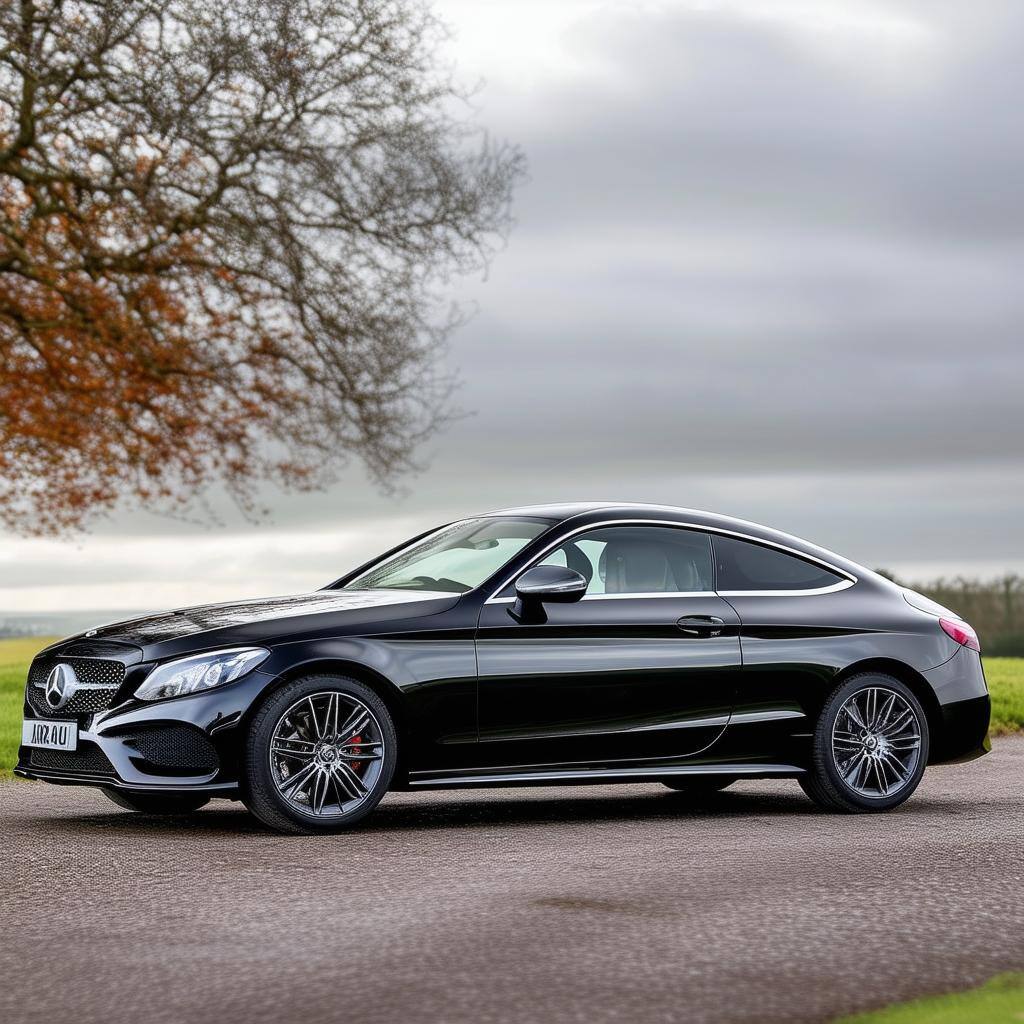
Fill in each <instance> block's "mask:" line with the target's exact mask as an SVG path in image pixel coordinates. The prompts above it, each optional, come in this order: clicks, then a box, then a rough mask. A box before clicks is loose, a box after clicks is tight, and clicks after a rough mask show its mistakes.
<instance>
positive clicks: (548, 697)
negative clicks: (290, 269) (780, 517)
mask: <svg viewBox="0 0 1024 1024" xmlns="http://www.w3.org/2000/svg"><path fill="white" fill-rule="evenodd" d="M24 711H25V720H24V725H23V732H22V745H21V748H20V750H19V760H18V766H17V769H16V771H17V773H18V774H19V775H22V776H24V777H26V778H30V779H41V780H45V781H47V782H51V783H59V784H74V785H87V786H96V787H99V788H100V789H101V790H102V791H103V792H104V793H105V794H106V795H107V796H109V797H110V799H111V800H113V801H114V802H115V803H117V804H119V805H120V806H122V807H125V808H130V809H132V810H135V811H141V812H144V813H152V814H165V813H178V814H181V813H187V812H191V811H194V810H196V809H197V808H199V807H201V806H202V805H203V804H205V803H207V802H208V801H209V800H210V799H211V798H217V797H221V798H228V799H233V800H239V799H240V800H242V801H244V803H245V805H246V806H247V807H248V808H249V809H250V810H251V811H252V812H253V813H254V814H255V815H256V816H257V817H258V818H259V819H260V820H261V821H262V822H264V823H265V824H266V825H268V826H270V827H271V828H274V829H278V830H281V831H287V832H301V833H318V832H334V831H339V830H342V829H344V828H345V827H347V826H350V825H352V824H353V823H355V822H357V821H359V820H360V819H362V818H364V817H365V816H366V815H367V814H369V813H370V811H372V810H373V808H374V807H375V806H376V805H377V803H378V802H379V801H380V799H381V798H382V797H383V796H384V794H385V793H386V792H387V791H388V790H390V789H406V790H408V789H412V790H415V789H427V788H438V787H445V788H451V787H459V786H513V785H566V784H572V783H599V782H617V783H624V782H628V783H636V782H652V783H659V784H663V785H665V786H668V787H669V788H671V789H674V790H682V791H685V792H689V793H694V794H701V793H705V794H706V793H712V792H714V791H717V790H721V789H724V788H725V787H726V786H728V785H730V784H731V783H733V782H735V781H736V780H738V779H752V778H768V777H771V778H780V777H783V778H793V779H795V780H796V781H797V782H798V783H799V784H800V786H801V787H803V790H804V792H805V793H806V794H807V795H808V796H809V797H810V798H811V799H812V800H813V801H814V802H815V803H816V804H818V805H819V806H820V807H821V808H823V809H825V810H827V811H841V812H862V811H883V810H888V809H890V808H893V807H896V806H897V805H898V804H901V803H902V802H903V801H904V800H906V799H907V797H909V796H910V795H911V793H913V791H914V790H915V789H916V787H917V785H918V783H919V782H920V781H921V776H922V774H923V773H924V770H925V768H926V766H928V765H933V764H939V763H944V762H953V761H968V760H970V759H972V758H975V757H978V756H980V755H982V754H984V753H985V752H986V751H987V750H988V749H989V744H988V722H989V696H988V690H987V687H986V684H985V677H984V673H983V671H982V663H981V657H980V653H979V644H978V638H977V636H976V635H975V633H974V630H972V629H971V627H970V626H969V625H968V624H967V623H966V622H964V621H963V620H962V619H961V618H960V617H959V616H957V615H956V614H955V613H954V612H951V611H949V610H948V609H946V608H943V607H940V606H939V605H936V604H934V603H932V602H931V601H929V600H928V599H927V598H925V597H923V596H921V595H919V594H916V593H914V592H912V591H909V590H906V589H904V588H902V587H900V586H898V585H897V584H895V583H893V582H891V581H890V580H888V579H886V578H884V577H883V576H880V575H878V574H877V573H875V572H872V571H870V570H868V569H865V568H863V567H862V566H860V565H857V564H856V563H854V562H851V561H849V560H848V559H846V558H843V557H841V556H839V555H836V554H833V553H831V552H829V551H825V550H823V549H822V548H819V547H816V546H814V545H813V544H809V543H807V542H805V541H802V540H799V539H797V538H796V537H791V536H788V535H786V534H783V533H779V532H777V531H775V530H772V529H767V528H765V527H762V526H757V525H754V524H753V523H748V522H745V521H743V520H738V519H731V518H729V517H726V516H721V515H713V514H710V513H707V512H694V511H689V510H685V509H678V508H667V507H661V506H653V505H632V504H612V503H590V504H565V505H543V506H533V507H528V508H517V509H509V510H505V511H500V512H490V513H487V514H485V515H478V516H474V517H472V518H469V519H462V520H459V521H458V522H454V523H449V524H447V525H445V526H442V527H440V528H439V529H435V530H431V531H429V532H428V533H425V534H422V535H421V536H418V537H415V538H413V539H412V540H410V541H408V542H407V543H405V544H402V545H401V546H399V547H397V548H395V549H393V550H391V551H388V552H386V553H385V554H383V555H381V556H380V557H378V558H376V559H374V560H373V561H371V562H369V563H367V564H366V565H363V566H361V567H360V568H358V569H355V570H353V571H352V572H349V573H348V574H347V575H345V576H342V577H341V578H340V579H338V580H335V581H334V582H333V583H330V584H329V585H327V586H326V587H325V588H324V589H323V590H320V591H317V592H315V593H311V594H302V595H297V596H289V597H279V598H272V599H267V600H256V601H243V602H239V603H232V604H217V605H206V606H202V607H192V608H181V609H178V610H175V611H170V612H167V613H163V614H157V615H149V616H146V617H144V618H136V619H132V620H130V621H126V622H119V623H116V624H114V625H108V626H103V627H101V628H97V629H91V630H89V631H88V632H86V633H83V634H81V635H79V636H75V637H72V638H71V639H68V640H64V641H61V642H60V643H57V644H54V645H53V646H51V647H49V648H47V649H46V650H44V651H43V652H42V653H40V654H39V655H38V657H37V658H36V659H35V661H34V662H33V663H32V666H31V669H30V671H29V675H28V680H27V683H26V688H25V708H24Z"/></svg>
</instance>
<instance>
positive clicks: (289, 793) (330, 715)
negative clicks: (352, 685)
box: [270, 690, 385, 818]
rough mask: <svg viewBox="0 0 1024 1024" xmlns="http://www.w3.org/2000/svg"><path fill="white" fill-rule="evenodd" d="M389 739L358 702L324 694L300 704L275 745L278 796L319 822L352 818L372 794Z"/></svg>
mask: <svg viewBox="0 0 1024 1024" xmlns="http://www.w3.org/2000/svg"><path fill="white" fill-rule="evenodd" d="M384 752H385V751H384V734H383V732H382V730H381V727H380V723H379V722H378V721H377V719H376V717H375V716H374V714H373V712H372V711H371V710H370V709H369V708H368V707H367V706H366V705H365V704H364V703H363V702H362V701H361V700H359V698H358V697H353V696H352V695H351V694H349V693H342V692H340V691H338V690H324V691H323V692H321V693H314V694H312V695H310V696H308V697H303V698H302V699H301V700H297V701H296V702H295V703H294V704H292V706H291V707H290V708H288V710H287V711H285V713H284V714H283V715H282V716H281V717H280V718H279V719H278V721H277V726H276V727H275V729H274V735H273V736H272V737H271V740H270V772H271V775H272V777H273V779H274V784H275V785H276V786H277V791H278V793H280V795H281V796H282V797H283V798H284V799H285V800H287V801H288V803H289V804H290V805H291V806H292V807H294V808H296V809H297V810H299V811H301V812H303V813H305V814H313V815H316V816H317V817H322V818H332V817H338V816H339V815H342V814H347V813H348V812H349V811H351V810H353V809H354V808H355V807H357V806H358V805H359V804H361V803H362V802H363V801H364V800H365V799H366V798H367V797H368V796H369V795H370V793H371V792H372V790H373V787H374V784H375V783H376V781H377V779H378V778H379V777H380V773H381V769H382V766H383V762H384Z"/></svg>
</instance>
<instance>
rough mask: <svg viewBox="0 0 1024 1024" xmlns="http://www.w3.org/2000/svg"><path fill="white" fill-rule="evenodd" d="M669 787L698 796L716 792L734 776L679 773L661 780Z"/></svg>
mask: <svg viewBox="0 0 1024 1024" xmlns="http://www.w3.org/2000/svg"><path fill="white" fill-rule="evenodd" d="M661 781H662V782H663V783H664V784H665V785H666V786H668V788H669V789H674V790H676V791H677V792H679V793H692V794H693V795H694V796H700V795H701V794H702V793H718V792H721V790H723V789H725V788H726V787H728V786H731V785H732V784H733V783H734V782H735V781H736V777H735V776H733V775H691V776H686V775H680V776H678V777H677V778H665V779H662V780H661Z"/></svg>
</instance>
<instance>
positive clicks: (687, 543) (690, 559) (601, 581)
mask: <svg viewBox="0 0 1024 1024" xmlns="http://www.w3.org/2000/svg"><path fill="white" fill-rule="evenodd" d="M541 564H542V565H567V566H568V567H569V568H570V569H575V570H576V571H577V572H579V573H582V575H583V576H584V577H585V578H586V579H587V581H588V586H587V594H588V595H590V594H664V593H668V594H672V593H695V592H701V591H710V590H713V589H714V585H713V583H712V579H713V572H712V562H711V541H710V539H709V537H708V536H707V534H703V533H696V532H695V531H693V530H684V529H672V528H671V527H663V526H609V527H604V528H603V529H597V530H594V531H592V532H591V533H584V534H580V535H579V536H577V537H573V539H572V540H571V541H568V542H567V543H566V544H563V545H562V546H561V547H558V548H556V549H555V550H554V551H552V552H551V554H549V555H548V556H547V557H546V558H545V559H544V560H543V562H541Z"/></svg>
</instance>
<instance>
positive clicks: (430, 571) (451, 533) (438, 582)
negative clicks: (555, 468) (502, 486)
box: [341, 517, 551, 594]
mask: <svg viewBox="0 0 1024 1024" xmlns="http://www.w3.org/2000/svg"><path fill="white" fill-rule="evenodd" d="M550 526H551V523H550V522H547V521H545V520H542V519H499V518H495V517H487V518H484V519H464V520H462V522H458V523H452V525H451V526H446V527H444V528H443V529H441V530H438V531H437V532H436V533H432V534H430V535H429V536H428V537H424V538H423V540H420V541H417V542H416V543H415V544H413V545H412V546H411V547H408V548H405V549H404V550H402V551H399V552H398V553H397V554H395V555H392V556H391V557H390V558H387V559H385V560H384V561H383V562H379V563H378V564H377V565H375V566H373V567H372V568H370V569H367V570H366V572H364V573H362V574H360V575H359V576H357V577H356V578H355V579H353V580H350V581H349V582H348V583H346V584H345V585H344V586H343V587H342V588H341V589H342V590H440V591H446V592H451V593H455V594H464V593H465V592H466V591H467V590H472V589H473V588H474V587H478V586H480V584H481V583H483V582H484V580H486V579H487V578H488V577H489V576H491V575H493V574H494V573H496V572H497V571H498V570H499V569H500V568H501V567H502V566H503V565H504V564H505V563H506V562H508V561H509V560H510V559H511V558H512V556H513V555H515V554H516V553H517V552H519V551H520V550H522V548H524V547H526V545H527V544H529V543H530V541H531V540H533V539H534V537H538V536H539V535H540V534H542V533H543V532H544V531H545V530H547V529H548V528H549V527H550Z"/></svg>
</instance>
